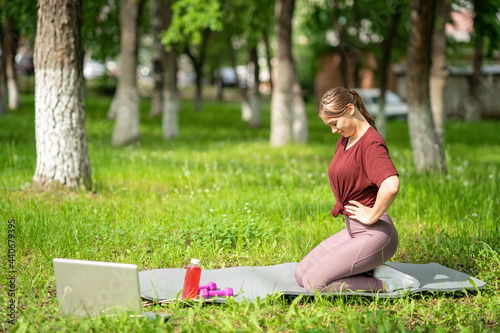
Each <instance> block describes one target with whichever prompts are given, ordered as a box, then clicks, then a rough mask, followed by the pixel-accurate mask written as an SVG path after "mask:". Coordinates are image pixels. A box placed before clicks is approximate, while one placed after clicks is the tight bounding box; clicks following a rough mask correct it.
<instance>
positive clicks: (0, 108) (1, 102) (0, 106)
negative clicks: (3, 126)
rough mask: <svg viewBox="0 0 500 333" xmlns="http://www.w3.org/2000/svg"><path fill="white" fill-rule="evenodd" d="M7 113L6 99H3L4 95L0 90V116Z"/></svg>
mask: <svg viewBox="0 0 500 333" xmlns="http://www.w3.org/2000/svg"><path fill="white" fill-rule="evenodd" d="M6 113H7V107H6V105H5V99H4V97H3V93H2V91H1V90H0V116H2V115H5V114H6Z"/></svg>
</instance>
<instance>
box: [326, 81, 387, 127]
mask: <svg viewBox="0 0 500 333" xmlns="http://www.w3.org/2000/svg"><path fill="white" fill-rule="evenodd" d="M347 104H352V105H354V107H356V108H357V109H358V110H359V112H360V113H361V115H362V116H363V117H364V118H365V119H366V120H367V121H368V123H369V124H370V125H371V126H372V127H373V128H375V129H377V127H376V126H375V119H373V117H372V115H371V114H370V113H369V112H368V111H367V110H366V107H365V103H363V99H362V98H361V96H359V94H358V92H357V91H356V90H354V89H346V88H340V87H339V88H333V89H330V90H328V91H327V92H326V93H325V94H324V95H323V97H321V101H320V103H319V107H318V115H319V116H320V117H321V116H325V117H332V118H337V117H341V116H342V115H343V114H344V113H345V112H346V111H347ZM339 110H340V111H339Z"/></svg>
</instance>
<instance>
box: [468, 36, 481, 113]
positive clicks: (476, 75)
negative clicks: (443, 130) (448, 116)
mask: <svg viewBox="0 0 500 333" xmlns="http://www.w3.org/2000/svg"><path fill="white" fill-rule="evenodd" d="M476 38H477V40H476V43H475V47H474V49H475V52H474V72H473V73H472V76H471V78H470V88H469V89H470V91H469V99H468V101H467V103H465V120H466V121H474V120H479V119H481V99H480V98H479V96H478V94H477V93H478V91H479V87H480V85H481V79H482V74H481V65H482V62H483V40H482V36H477V37H476Z"/></svg>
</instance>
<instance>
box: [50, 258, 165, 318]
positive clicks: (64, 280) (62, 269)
mask: <svg viewBox="0 0 500 333" xmlns="http://www.w3.org/2000/svg"><path fill="white" fill-rule="evenodd" d="M53 264H54V275H55V278H56V290H57V299H58V303H59V312H60V313H61V315H63V316H70V315H71V316H89V317H95V316H97V315H100V314H104V315H116V314H122V313H127V314H129V315H136V316H145V317H148V318H154V317H156V316H157V315H159V316H161V317H163V318H168V315H164V314H154V313H143V312H142V305H141V296H140V290H139V275H138V269H137V266H136V265H131V264H120V263H109V262H99V261H87V260H74V259H61V258H54V260H53Z"/></svg>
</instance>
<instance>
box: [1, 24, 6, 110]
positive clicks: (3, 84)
mask: <svg viewBox="0 0 500 333" xmlns="http://www.w3.org/2000/svg"><path fill="white" fill-rule="evenodd" d="M1 29H2V26H1V25H0V30H1ZM1 58H2V59H0V115H4V114H7V103H6V97H7V96H6V95H7V85H6V83H7V75H5V68H4V67H5V66H4V57H3V56H2V57H1Z"/></svg>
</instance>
